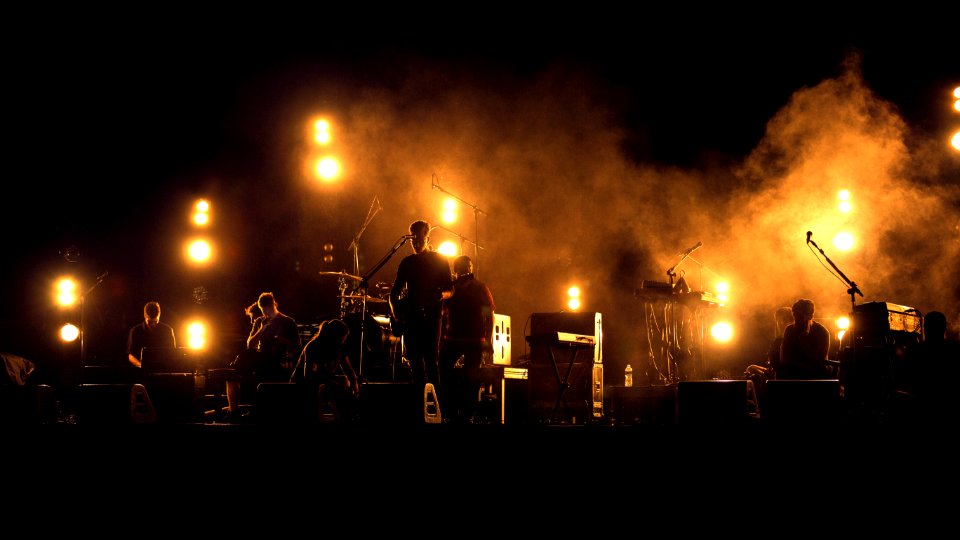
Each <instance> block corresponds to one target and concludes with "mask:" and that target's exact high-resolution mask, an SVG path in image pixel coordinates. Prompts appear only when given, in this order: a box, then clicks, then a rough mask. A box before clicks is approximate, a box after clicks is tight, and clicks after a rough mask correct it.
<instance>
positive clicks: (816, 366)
mask: <svg viewBox="0 0 960 540" xmlns="http://www.w3.org/2000/svg"><path fill="white" fill-rule="evenodd" d="M814 309H815V307H814V304H813V301H812V300H807V299H805V298H802V299H800V300H797V301H796V302H795V303H794V304H793V307H792V308H791V310H792V311H793V320H794V323H793V324H791V325H789V326H787V327H786V328H785V329H784V331H783V343H782V344H781V345H780V364H779V365H778V366H777V368H776V370H777V379H823V378H826V362H827V354H828V353H829V351H830V331H829V330H827V328H826V327H825V326H823V325H822V324H820V323H818V322H816V321H814V320H813V313H814Z"/></svg>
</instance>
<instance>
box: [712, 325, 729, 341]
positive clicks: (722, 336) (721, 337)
mask: <svg viewBox="0 0 960 540" xmlns="http://www.w3.org/2000/svg"><path fill="white" fill-rule="evenodd" d="M710 335H711V336H713V339H714V340H716V341H719V342H720V343H726V342H728V341H730V340H731V339H733V326H732V325H731V324H730V323H728V322H725V321H721V322H718V323H715V324H714V325H713V326H711V327H710Z"/></svg>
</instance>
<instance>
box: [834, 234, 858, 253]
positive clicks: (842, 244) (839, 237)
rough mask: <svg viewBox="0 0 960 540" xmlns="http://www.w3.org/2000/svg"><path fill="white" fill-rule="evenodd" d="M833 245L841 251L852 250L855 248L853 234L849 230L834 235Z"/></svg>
mask: <svg viewBox="0 0 960 540" xmlns="http://www.w3.org/2000/svg"><path fill="white" fill-rule="evenodd" d="M833 245H834V246H835V247H836V248H837V249H839V250H840V251H850V250H851V249H853V245H854V241H853V235H852V234H850V233H848V232H838V233H837V234H836V235H835V236H834V237H833Z"/></svg>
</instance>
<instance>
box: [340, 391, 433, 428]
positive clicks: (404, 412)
mask: <svg viewBox="0 0 960 540" xmlns="http://www.w3.org/2000/svg"><path fill="white" fill-rule="evenodd" d="M438 398H439V402H440V408H441V410H442V409H443V406H444V401H443V400H444V399H445V397H444V396H443V395H438ZM357 409H358V410H357V420H358V421H359V422H361V423H366V424H377V425H410V424H422V423H423V388H422V387H421V388H419V389H417V388H414V385H413V384H412V383H407V382H401V383H395V382H368V383H364V384H362V385H360V400H359V402H358V404H357Z"/></svg>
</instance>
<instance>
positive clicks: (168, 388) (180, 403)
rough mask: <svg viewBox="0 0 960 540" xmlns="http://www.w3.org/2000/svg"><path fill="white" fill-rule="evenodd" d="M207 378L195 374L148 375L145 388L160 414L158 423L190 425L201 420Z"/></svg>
mask: <svg viewBox="0 0 960 540" xmlns="http://www.w3.org/2000/svg"><path fill="white" fill-rule="evenodd" d="M204 380H205V379H204V376H203V375H194V374H192V373H148V374H146V375H145V376H144V382H143V385H144V387H145V388H146V389H147V392H148V393H149V394H150V399H151V401H152V402H153V407H154V409H156V411H157V422H162V423H190V422H198V421H200V420H201V419H202V414H203V411H202V399H203V395H204Z"/></svg>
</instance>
